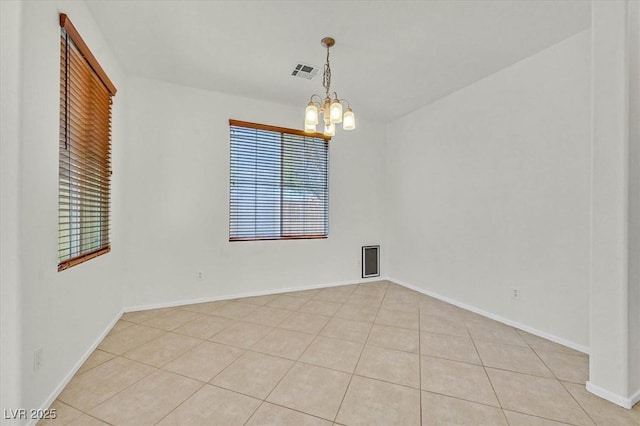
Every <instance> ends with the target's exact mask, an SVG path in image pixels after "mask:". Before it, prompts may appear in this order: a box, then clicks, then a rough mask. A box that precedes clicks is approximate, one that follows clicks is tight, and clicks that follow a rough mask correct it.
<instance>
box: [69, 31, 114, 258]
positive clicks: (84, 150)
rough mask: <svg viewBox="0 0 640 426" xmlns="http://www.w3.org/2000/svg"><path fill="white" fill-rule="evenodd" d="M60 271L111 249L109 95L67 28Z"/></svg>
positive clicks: (108, 91)
mask: <svg viewBox="0 0 640 426" xmlns="http://www.w3.org/2000/svg"><path fill="white" fill-rule="evenodd" d="M60 51H61V53H60V147H59V182H58V183H59V193H58V212H59V213H58V224H59V226H58V261H59V263H58V269H59V270H63V269H66V268H68V267H70V266H73V265H75V264H78V263H81V262H83V261H85V260H88V259H90V258H92V257H95V256H97V255H99V254H102V253H105V252H107V251H108V250H109V206H110V198H109V195H110V175H111V92H110V90H109V89H108V88H107V87H106V86H105V84H104V83H103V81H102V80H101V78H100V77H99V76H98V75H97V74H96V72H94V70H93V68H92V66H91V65H90V64H89V62H87V59H86V58H85V55H83V54H82V53H81V52H80V51H79V50H78V47H77V46H76V43H74V41H73V40H72V37H71V36H70V34H68V32H67V31H65V29H63V30H62V37H61V48H60Z"/></svg>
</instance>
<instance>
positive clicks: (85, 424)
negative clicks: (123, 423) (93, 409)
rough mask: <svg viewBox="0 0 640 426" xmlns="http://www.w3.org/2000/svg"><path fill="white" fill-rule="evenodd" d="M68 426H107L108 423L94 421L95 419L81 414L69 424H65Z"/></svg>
mask: <svg viewBox="0 0 640 426" xmlns="http://www.w3.org/2000/svg"><path fill="white" fill-rule="evenodd" d="M67 425H68V426H109V423H105V422H103V421H101V420H98V419H96V418H95V417H91V416H90V415H88V414H83V415H81V416H80V417H78V418H76V419H74V420H73V421H71V422H70V423H67Z"/></svg>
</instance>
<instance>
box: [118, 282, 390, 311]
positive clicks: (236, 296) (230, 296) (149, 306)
mask: <svg viewBox="0 0 640 426" xmlns="http://www.w3.org/2000/svg"><path fill="white" fill-rule="evenodd" d="M385 280H389V278H388V277H374V278H362V279H359V280H350V281H340V282H333V283H327V284H312V285H308V286H303V287H286V288H279V289H272V290H259V291H248V292H243V293H234V294H226V295H223V296H211V297H202V298H199V299H183V300H178V301H174V302H162V303H150V304H146V305H135V306H128V307H126V308H124V309H123V312H135V311H148V310H149V309H160V308H173V307H175V306H182V305H193V304H195V303H206V302H218V301H221V300H230V299H241V298H243V297H254V296H267V295H270V294H282V293H291V292H293V291H304V290H317V289H322V288H329V287H339V286H341V285H351V284H364V283H368V282H374V281H385Z"/></svg>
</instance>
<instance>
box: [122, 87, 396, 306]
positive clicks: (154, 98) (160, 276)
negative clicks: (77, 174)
mask: <svg viewBox="0 0 640 426" xmlns="http://www.w3.org/2000/svg"><path fill="white" fill-rule="evenodd" d="M265 84H267V83H266V82H265ZM127 102H128V104H127V123H128V124H127V135H128V137H127V139H128V142H127V144H126V146H125V147H124V149H125V153H124V158H125V160H124V168H123V170H122V174H123V175H124V178H123V179H124V180H125V181H126V182H127V185H126V186H125V188H124V197H125V198H124V206H125V212H124V216H125V217H126V222H125V224H124V227H125V231H126V232H125V233H126V237H125V241H124V244H123V247H124V248H125V250H126V258H127V287H126V301H125V306H143V305H149V304H158V303H171V302H179V301H185V300H194V299H199V298H213V297H221V296H228V295H236V294H243V293H247V292H257V291H271V290H277V289H284V288H289V287H300V286H311V285H322V284H330V283H339V282H345V281H352V280H359V279H360V273H361V271H360V267H359V265H358V261H359V259H360V247H361V246H362V245H367V244H382V245H383V247H382V254H383V257H384V256H385V255H386V253H385V251H384V250H385V247H384V242H383V241H382V236H383V233H384V230H383V213H382V204H383V200H382V193H381V191H380V190H379V188H380V186H381V185H382V183H383V181H384V174H383V173H382V170H383V168H384V161H385V160H384V155H383V152H384V143H385V133H384V127H383V126H381V125H377V124H376V123H372V122H362V121H360V122H359V128H358V129H357V130H356V131H354V132H345V131H342V130H341V129H338V130H337V135H336V136H335V137H334V138H333V140H332V141H331V142H330V156H331V157H330V166H329V168H330V178H329V180H330V205H329V209H330V215H329V238H328V239H326V240H287V241H261V242H233V243H230V242H229V241H228V239H229V234H228V223H229V219H228V215H229V208H228V203H229V119H238V120H243V121H253V122H258V123H264V124H271V125H276V126H281V127H290V128H300V126H301V120H302V118H303V114H304V105H305V103H304V100H301V104H300V107H299V108H292V107H289V106H284V105H279V104H273V103H267V102H263V101H258V100H255V99H247V98H241V97H234V96H229V95H224V94H220V93H216V92H210V91H205V90H200V89H194V88H188V87H183V86H177V85H173V84H169V83H164V82H160V81H155V80H148V79H142V78H130V79H129V86H128V93H127ZM383 266H384V265H383ZM196 271H203V272H204V274H205V279H204V280H203V281H201V282H199V281H197V280H196ZM382 272H383V274H384V272H385V271H384V270H383V271H382Z"/></svg>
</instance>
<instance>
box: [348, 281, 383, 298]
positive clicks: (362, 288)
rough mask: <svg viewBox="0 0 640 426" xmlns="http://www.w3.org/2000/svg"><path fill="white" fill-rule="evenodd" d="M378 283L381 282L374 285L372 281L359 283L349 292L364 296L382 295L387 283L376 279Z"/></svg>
mask: <svg viewBox="0 0 640 426" xmlns="http://www.w3.org/2000/svg"><path fill="white" fill-rule="evenodd" d="M378 283H381V284H380V285H376V284H374V283H366V284H359V285H358V286H357V287H356V289H355V290H353V293H351V294H362V295H365V296H377V297H384V295H385V293H386V292H387V287H388V284H386V283H383V282H382V281H378Z"/></svg>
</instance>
